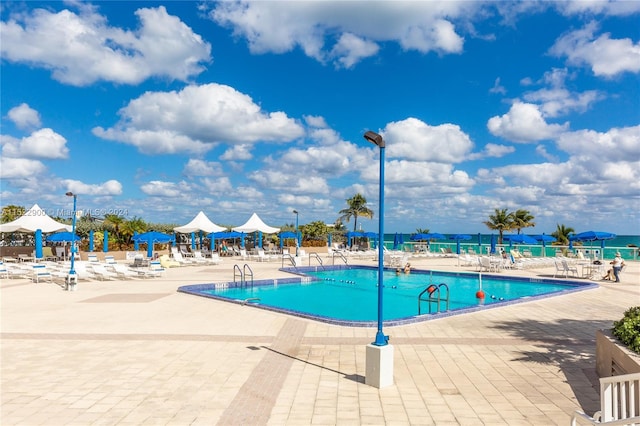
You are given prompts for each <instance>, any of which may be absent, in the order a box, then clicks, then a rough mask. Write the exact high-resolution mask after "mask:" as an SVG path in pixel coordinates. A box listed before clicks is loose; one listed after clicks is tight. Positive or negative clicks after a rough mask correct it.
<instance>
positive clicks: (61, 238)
mask: <svg viewBox="0 0 640 426" xmlns="http://www.w3.org/2000/svg"><path fill="white" fill-rule="evenodd" d="M47 241H49V242H55V243H72V242H74V241H80V237H78V236H77V235H76V234H72V233H71V232H67V231H63V232H56V233H55V234H50V235H48V236H47Z"/></svg>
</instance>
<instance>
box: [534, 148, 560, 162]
mask: <svg viewBox="0 0 640 426" xmlns="http://www.w3.org/2000/svg"><path fill="white" fill-rule="evenodd" d="M536 154H538V155H539V156H541V157H542V158H544V159H545V160H547V161H551V162H552V163H556V162H557V161H558V157H556V156H555V155H551V154H549V152H547V148H546V147H545V146H544V145H538V146H536Z"/></svg>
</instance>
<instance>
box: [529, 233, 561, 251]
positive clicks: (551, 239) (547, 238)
mask: <svg viewBox="0 0 640 426" xmlns="http://www.w3.org/2000/svg"><path fill="white" fill-rule="evenodd" d="M532 237H533V238H535V239H536V241H540V242H541V243H542V255H543V256H546V255H547V243H552V242H554V241H557V240H556V239H555V238H554V237H552V236H551V235H547V234H542V235H532Z"/></svg>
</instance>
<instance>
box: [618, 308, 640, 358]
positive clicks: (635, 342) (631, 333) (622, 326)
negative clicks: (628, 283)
mask: <svg viewBox="0 0 640 426" xmlns="http://www.w3.org/2000/svg"><path fill="white" fill-rule="evenodd" d="M613 335H614V336H616V337H617V338H618V339H620V341H621V342H622V343H623V344H624V345H626V346H627V347H628V348H629V349H631V350H632V351H633V352H636V353H639V354H640V306H634V307H632V308H629V309H628V310H627V311H626V312H625V313H624V316H623V317H622V319H621V320H620V321H614V323H613Z"/></svg>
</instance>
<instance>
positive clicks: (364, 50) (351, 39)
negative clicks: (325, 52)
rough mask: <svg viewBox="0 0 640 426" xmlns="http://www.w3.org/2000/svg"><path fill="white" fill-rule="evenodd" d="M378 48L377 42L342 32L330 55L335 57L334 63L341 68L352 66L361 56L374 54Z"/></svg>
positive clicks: (366, 56)
mask: <svg viewBox="0 0 640 426" xmlns="http://www.w3.org/2000/svg"><path fill="white" fill-rule="evenodd" d="M378 50H380V48H379V47H378V45H377V44H375V43H373V42H371V41H368V40H364V39H363V38H361V37H358V36H356V35H354V34H351V33H344V34H342V35H341V36H340V39H339V40H338V42H337V43H336V45H335V46H334V47H333V50H332V51H331V56H333V57H337V58H338V59H337V60H336V65H338V66H339V67H343V68H352V67H353V66H354V65H355V64H356V63H358V62H360V61H361V60H362V59H363V58H368V57H369V56H374V55H376V54H377V53H378Z"/></svg>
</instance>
